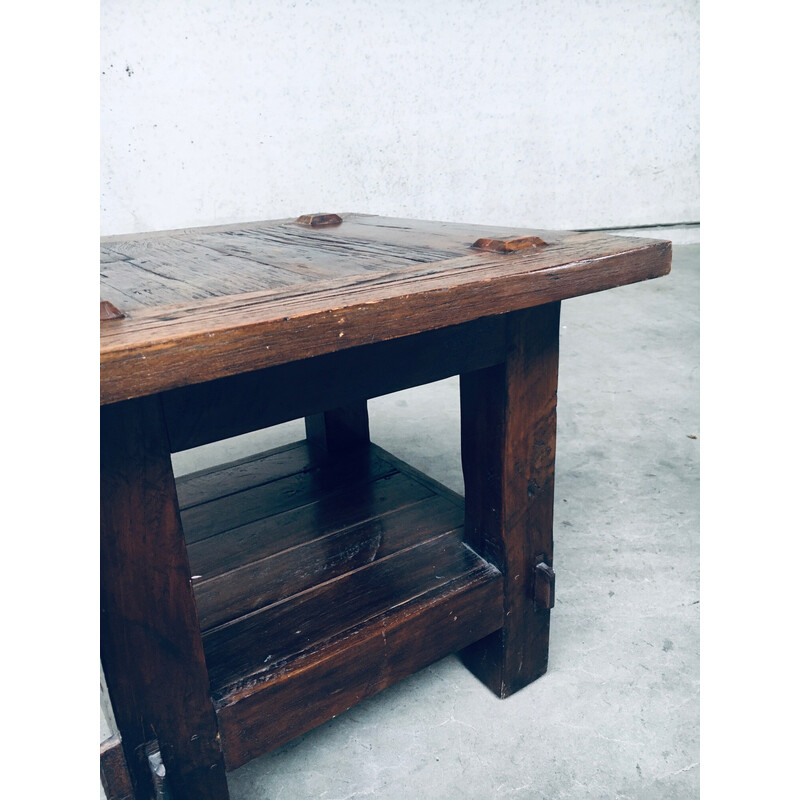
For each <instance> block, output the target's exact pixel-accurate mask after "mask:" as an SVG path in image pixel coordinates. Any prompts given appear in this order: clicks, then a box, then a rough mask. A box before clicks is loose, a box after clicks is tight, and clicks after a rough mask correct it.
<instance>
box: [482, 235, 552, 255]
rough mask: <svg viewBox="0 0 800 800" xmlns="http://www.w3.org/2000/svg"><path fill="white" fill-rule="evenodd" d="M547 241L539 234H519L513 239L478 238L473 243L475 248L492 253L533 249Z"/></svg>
mask: <svg viewBox="0 0 800 800" xmlns="http://www.w3.org/2000/svg"><path fill="white" fill-rule="evenodd" d="M546 244H547V242H545V241H544V240H542V239H540V238H539V237H538V236H518V237H516V238H513V239H478V240H477V241H476V242H473V243H472V248H473V249H474V250H488V251H489V252H491V253H518V252H519V251H520V250H532V249H533V248H534V247H543V246H544V245H546Z"/></svg>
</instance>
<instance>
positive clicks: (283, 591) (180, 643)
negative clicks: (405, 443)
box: [100, 214, 671, 800]
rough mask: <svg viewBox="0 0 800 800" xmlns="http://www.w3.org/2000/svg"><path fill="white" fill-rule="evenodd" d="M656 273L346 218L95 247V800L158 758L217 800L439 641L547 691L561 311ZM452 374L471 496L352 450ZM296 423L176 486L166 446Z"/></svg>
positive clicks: (614, 250)
mask: <svg viewBox="0 0 800 800" xmlns="http://www.w3.org/2000/svg"><path fill="white" fill-rule="evenodd" d="M670 261H671V246H670V243H669V242H664V241H654V240H648V239H633V238H623V237H617V236H610V235H606V234H601V233H574V232H564V231H538V230H537V231H531V230H518V229H510V228H489V227H482V226H475V225H461V224H450V223H441V222H422V221H418V220H402V219H389V218H382V217H376V216H369V215H363V214H342V215H341V217H340V216H337V215H335V214H316V215H308V216H306V217H300V218H299V219H297V220H281V221H275V222H254V223H247V224H241V225H229V226H220V227H213V228H198V229H193V230H181V231H167V232H160V233H152V234H140V235H133V236H116V237H109V238H106V239H104V240H103V241H102V245H101V306H100V317H101V326H100V340H101V359H100V374H101V381H100V397H101V656H102V662H103V666H104V670H105V674H106V678H107V681H108V688H109V696H110V699H111V703H112V707H113V710H114V714H115V716H116V721H117V725H118V727H119V731H120V737H121V750H118V751H117V752H114V753H113V754H111V755H109V754H108V753H106V756H105V762H104V763H106V764H111V763H113V764H114V765H115V766H114V769H108V770H107V771H106V775H105V778H104V780H105V782H106V786H107V789H108V791H109V793H110V794H111V795H112V796H113V797H114V798H116V797H124V796H126V793H127V796H130V797H135V798H136V800H142V799H143V798H149V797H151V796H152V794H153V784H152V779H151V774H150V770H149V768H148V765H147V759H146V755H145V753H146V751H147V748H151V749H152V748H153V747H157V748H158V750H159V751H160V753H161V756H162V758H163V762H164V764H165V767H166V775H167V780H168V782H169V786H170V790H171V792H172V796H173V797H174V799H175V800H204V799H208V800H220V799H221V798H227V797H228V790H227V782H226V777H225V771H226V770H231V769H235V768H236V767H239V766H241V765H242V764H244V763H246V762H247V761H249V760H250V759H252V758H254V757H256V756H258V755H260V754H262V753H264V752H266V751H267V750H269V749H271V748H274V747H276V746H278V745H280V744H282V743H284V742H286V741H288V740H289V739H291V738H293V737H295V736H297V735H299V734H301V733H303V732H304V731H307V730H309V729H310V728H312V727H314V726H315V725H318V724H320V723H322V722H324V721H325V720H327V719H330V718H331V717H332V716H334V715H336V714H339V713H341V712H342V711H344V710H345V709H347V708H349V707H351V706H353V705H354V704H355V703H357V702H359V701H360V700H362V699H363V698H365V697H369V696H370V695H373V694H375V693H376V692H378V691H380V690H381V689H384V688H385V687H387V686H389V685H391V684H392V683H394V682H395V681H398V680H400V679H402V678H403V677H405V676H407V675H409V674H411V673H413V672H415V671H416V670H418V669H420V668H422V667H424V666H426V665H428V664H430V663H432V662H433V661H436V660H437V659H440V658H442V657H443V656H445V655H447V654H449V653H452V652H456V651H460V652H461V656H462V658H463V661H464V663H465V664H466V665H467V667H469V669H470V670H472V672H473V673H474V674H475V675H476V676H477V677H478V678H479V679H480V680H481V681H483V682H484V683H485V684H486V685H487V686H488V687H490V688H491V689H492V691H494V692H495V693H496V694H497V695H498V696H500V697H507V696H508V695H510V694H512V693H513V692H516V691H517V690H519V689H521V688H522V687H524V686H526V685H527V684H528V683H530V682H531V681H533V680H535V679H536V678H537V677H539V676H540V675H542V674H543V673H544V672H545V670H546V669H547V653H548V634H549V623H550V609H551V608H552V606H553V602H554V594H553V592H554V573H553V528H552V521H553V482H554V461H555V436H556V387H557V376H558V333H559V309H560V301H561V300H564V299H567V298H570V297H574V296H576V295H582V294H586V293H589V292H596V291H600V290H604V289H610V288H612V287H615V286H620V285H622V284H628V283H633V282H635V281H642V280H647V279H649V278H655V277H658V276H660V275H665V274H666V273H668V272H669V269H670ZM452 375H460V376H461V377H460V381H461V431H462V453H461V456H462V462H463V469H464V482H465V497H464V498H461V497H460V496H458V495H456V494H455V493H453V492H451V491H450V490H448V489H447V488H445V487H444V486H442V485H440V484H438V483H437V482H435V481H433V480H432V479H430V478H428V477H427V476H425V475H423V474H421V473H420V472H418V471H417V470H415V469H413V468H412V467H410V466H409V465H408V464H405V463H403V462H402V461H400V460H399V459H397V458H395V457H394V456H392V455H390V454H389V453H387V452H385V451H384V450H382V449H381V448H379V447H377V446H376V445H374V444H372V443H370V440H369V428H368V419H367V402H366V401H367V399H368V398H371V397H376V396H379V395H382V394H385V393H387V392H393V391H396V390H399V389H404V388H407V387H410V386H416V385H419V384H423V383H428V382H431V381H435V380H439V379H441V378H445V377H448V376H452ZM299 417H305V420H306V433H307V438H306V439H305V440H303V441H301V442H297V443H295V444H293V445H290V446H288V447H281V448H278V449H276V450H272V451H270V452H267V453H263V454H260V455H258V456H255V457H251V458H246V459H243V460H240V461H236V462H234V463H231V464H225V465H221V466H218V467H214V468H212V469H207V470H203V471H202V472H198V473H195V474H192V475H188V476H185V477H182V478H179V479H177V480H176V479H175V478H174V476H173V472H172V464H171V458H170V456H171V453H174V452H178V451H181V450H185V449H187V448H190V447H196V446H198V445H202V444H206V443H208V442H212V441H217V440H220V439H224V438H227V437H230V436H235V435H238V434H242V433H246V432H248V431H253V430H257V429H261V428H264V427H267V426H270V425H275V424H277V423H280V422H284V421H286V420H290V419H295V418H299ZM121 765H122V766H121ZM126 782H129V785H128V786H127V787H126V786H125V784H126Z"/></svg>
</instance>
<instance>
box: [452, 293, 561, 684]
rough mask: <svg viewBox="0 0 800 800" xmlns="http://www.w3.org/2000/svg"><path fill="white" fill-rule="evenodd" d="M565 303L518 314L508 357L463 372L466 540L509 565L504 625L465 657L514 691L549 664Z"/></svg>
mask: <svg viewBox="0 0 800 800" xmlns="http://www.w3.org/2000/svg"><path fill="white" fill-rule="evenodd" d="M559 311H560V307H559V304H558V303H552V304H549V305H546V306H541V307H539V308H534V309H529V310H526V311H522V312H519V313H517V314H514V315H510V316H509V318H508V357H507V361H506V362H505V364H502V365H499V366H496V367H490V368H488V369H485V370H480V371H478V372H474V373H470V374H467V375H462V376H461V431H462V437H461V456H462V462H463V468H464V486H465V495H466V500H465V503H466V507H465V523H464V525H465V537H466V541H467V542H468V543H469V544H470V545H471V546H472V547H473V548H474V549H475V550H476V551H477V552H478V553H480V554H481V555H483V556H484V558H486V559H487V560H488V561H490V562H491V563H493V564H495V565H496V566H497V567H498V569H499V570H500V571H501V572H502V573H503V584H504V606H505V617H504V623H503V627H502V629H501V630H499V631H496V632H495V633H493V634H491V635H490V636H489V637H487V639H485V640H483V641H481V642H476V643H475V644H473V645H471V646H470V647H468V648H467V649H466V650H465V651H464V652H463V653H462V658H463V660H464V662H465V664H466V665H467V666H468V667H469V668H470V669H471V670H472V671H473V672H474V673H475V675H476V676H477V677H479V678H480V679H481V680H482V681H483V682H484V683H486V685H487V686H489V688H491V689H492V690H493V691H494V692H495V693H496V694H497V695H498V696H500V697H508V696H509V695H511V694H513V693H514V692H516V691H518V690H519V689H521V688H523V687H524V686H526V685H527V684H529V683H530V682H531V681H533V680H535V679H536V678H538V677H539V676H540V675H542V674H544V672H545V671H546V670H547V658H548V643H549V631H550V610H549V606H550V603H549V599H550V597H549V595H548V594H547V593H544V592H542V590H541V588H540V592H542V593H541V595H540V598H541V600H542V605H541V606H539V607H537V605H536V602H535V596H536V593H535V569H536V565H537V564H538V563H540V562H541V561H544V562H546V563H547V564H548V565H550V566H552V563H553V561H552V558H553V490H554V477H555V453H556V395H557V384H558V335H559Z"/></svg>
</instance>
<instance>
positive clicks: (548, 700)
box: [175, 231, 700, 800]
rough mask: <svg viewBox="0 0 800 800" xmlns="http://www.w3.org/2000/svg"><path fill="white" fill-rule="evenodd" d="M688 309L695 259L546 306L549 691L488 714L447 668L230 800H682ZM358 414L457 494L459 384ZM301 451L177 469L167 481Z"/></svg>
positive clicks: (695, 656) (694, 698)
mask: <svg viewBox="0 0 800 800" xmlns="http://www.w3.org/2000/svg"><path fill="white" fill-rule="evenodd" d="M669 236H670V234H669V232H668V231H665V232H664V238H669ZM675 238H676V239H677V238H678V237H677V236H676V237H675ZM698 306H699V246H698V245H696V244H692V245H679V246H676V247H675V251H674V263H673V270H672V273H671V275H669V276H668V277H666V278H662V279H658V280H655V281H650V282H648V283H643V284H637V285H634V286H628V287H623V288H620V289H615V290H613V291H609V292H603V293H601V294H597V295H592V296H587V297H582V298H576V299H574V300H570V301H567V302H565V303H564V304H563V306H562V331H561V333H562V338H561V368H560V385H559V409H558V415H559V416H558V456H557V462H556V501H555V502H556V509H555V557H554V561H555V565H554V566H555V569H556V574H557V584H556V588H557V592H556V605H555V609H554V611H553V615H552V620H551V625H552V630H551V646H550V647H551V649H550V668H549V671H548V673H547V674H546V675H545V676H544V677H543V678H541V679H539V680H538V681H536V682H535V683H534V684H532V685H531V686H529V687H527V688H526V689H524V690H522V691H521V692H519V693H517V694H516V695H514V696H513V697H511V698H509V699H507V700H504V701H501V700H498V699H497V698H496V697H495V696H494V695H493V694H491V693H490V692H489V691H488V690H487V689H485V688H484V687H483V686H482V685H481V684H480V683H479V682H478V681H477V680H476V679H474V678H473V677H472V675H471V674H470V673H469V672H468V671H467V670H466V669H465V668H464V667H462V665H461V664H460V662H459V661H458V659H457V658H456V657H455V656H451V657H449V658H446V659H444V660H442V661H440V662H438V663H436V664H434V665H432V666H431V667H429V668H427V669H424V670H422V671H421V672H419V673H418V674H416V675H414V676H412V677H410V678H408V679H406V680H404V681H402V682H400V683H399V684H397V685H396V686H394V687H392V688H390V689H388V690H386V691H384V692H383V693H381V694H379V695H377V696H376V697H374V698H372V699H370V700H367V701H365V702H363V703H361V704H360V705H359V706H357V707H355V708H353V709H351V710H350V711H348V712H346V713H345V714H342V715H340V716H339V717H337V718H336V719H334V720H331V721H330V722H328V723H326V724H325V725H322V726H321V727H319V728H317V729H315V730H313V731H311V732H310V733H308V734H306V735H305V736H302V737H300V738H298V739H296V740H295V741H293V742H291V743H289V744H288V745H286V746H284V747H282V748H281V749H279V750H276V751H274V752H272V753H269V754H267V755H266V756H263V757H262V758H259V759H257V760H255V761H253V762H251V763H250V764H248V765H246V766H244V767H242V768H240V769H238V770H236V771H235V772H232V773H231V774H230V775H229V784H230V791H231V798H232V800H305V799H306V798H324V800H345V799H346V798H380V799H381V800H408V798H414V799H415V800H450V798H468V799H470V800H473V799H474V800H490V799H492V800H493V799H494V798H517V799H518V800H523V799H527V798H546V799H547V800H556V799H557V798H570V799H572V798H575V799H577V798H592V799H593V800H598V799H602V798H637V800H659V799H660V798H664V800H667V798H668V799H669V800H683V798H695V797H697V796H698V795H699V767H698V761H699V613H700V607H699V438H698V437H699V430H698V425H699V371H698V366H699V364H698V362H699V308H698ZM370 414H371V429H372V438H373V439H374V440H375V441H376V442H377V443H378V444H380V445H382V446H383V447H385V448H387V449H388V450H390V451H391V452H393V453H395V454H397V455H398V456H400V457H401V458H403V459H405V460H407V461H408V462H409V463H411V464H413V465H415V466H417V467H419V468H421V469H423V470H424V471H425V472H428V473H429V474H431V475H432V476H434V477H436V478H437V479H439V480H440V481H442V482H443V483H445V484H447V485H448V486H451V487H452V488H453V489H456V490H457V491H463V483H462V478H461V471H460V461H459V425H458V419H459V409H458V381H457V379H456V378H454V379H450V380H446V381H442V382H439V383H436V384H430V385H428V386H424V387H419V388H415V389H411V390H408V391H404V392H399V393H397V394H393V395H388V396H386V397H382V398H378V399H376V400H373V401H370ZM302 435H303V430H302V423H300V422H299V421H296V422H292V423H288V424H287V425H283V426H279V427H277V428H273V429H270V430H269V431H264V432H259V433H257V434H253V435H251V436H248V437H239V439H237V440H229V441H228V442H223V443H218V444H217V445H213V446H210V447H208V448H203V449H202V451H194V452H190V453H184V454H179V455H178V456H176V457H175V467H176V471H178V472H185V471H190V470H192V469H198V468H200V467H202V466H205V465H206V464H207V463H214V462H215V461H218V460H220V459H226V458H229V457H239V456H240V455H243V454H245V453H247V452H251V451H257V450H259V449H263V448H264V447H268V446H275V445H278V444H281V443H283V442H286V441H292V440H294V439H297V438H301V437H302Z"/></svg>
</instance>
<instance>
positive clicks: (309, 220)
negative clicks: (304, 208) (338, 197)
mask: <svg viewBox="0 0 800 800" xmlns="http://www.w3.org/2000/svg"><path fill="white" fill-rule="evenodd" d="M295 222H296V223H297V224H298V225H310V226H311V227H312V228H326V227H328V226H329V225H341V224H342V218H341V217H340V216H339V215H338V214H303V216H302V217H298V218H297V219H296V220H295Z"/></svg>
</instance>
